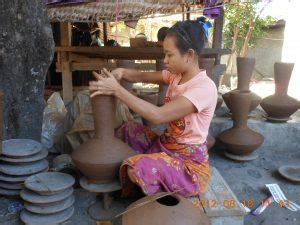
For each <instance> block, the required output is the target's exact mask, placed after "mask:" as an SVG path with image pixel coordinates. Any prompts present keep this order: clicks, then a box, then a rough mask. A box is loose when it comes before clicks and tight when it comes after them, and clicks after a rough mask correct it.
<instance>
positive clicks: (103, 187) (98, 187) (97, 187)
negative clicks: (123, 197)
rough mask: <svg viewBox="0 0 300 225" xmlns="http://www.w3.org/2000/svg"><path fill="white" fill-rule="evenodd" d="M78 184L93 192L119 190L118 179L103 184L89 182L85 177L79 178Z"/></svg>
mask: <svg viewBox="0 0 300 225" xmlns="http://www.w3.org/2000/svg"><path fill="white" fill-rule="evenodd" d="M80 186H81V187H82V188H83V189H85V190H87V191H89V192H94V193H107V192H113V191H118V190H121V189H122V188H121V184H120V182H119V181H118V180H116V181H113V182H111V183H104V184H95V183H90V182H88V180H87V179H86V178H85V177H81V178H80Z"/></svg>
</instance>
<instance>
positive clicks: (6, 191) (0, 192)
mask: <svg viewBox="0 0 300 225" xmlns="http://www.w3.org/2000/svg"><path fill="white" fill-rule="evenodd" d="M19 194H20V190H9V189H4V188H0V195H7V196H16V195H19Z"/></svg>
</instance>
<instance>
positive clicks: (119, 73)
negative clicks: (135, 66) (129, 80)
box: [111, 68, 124, 81]
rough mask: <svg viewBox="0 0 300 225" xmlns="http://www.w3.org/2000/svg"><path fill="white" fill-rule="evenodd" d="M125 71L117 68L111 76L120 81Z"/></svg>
mask: <svg viewBox="0 0 300 225" xmlns="http://www.w3.org/2000/svg"><path fill="white" fill-rule="evenodd" d="M123 73H124V69H123V68H117V69H114V70H112V71H111V74H112V75H113V76H114V77H115V78H116V79H117V80H118V81H120V80H121V79H122V78H123Z"/></svg>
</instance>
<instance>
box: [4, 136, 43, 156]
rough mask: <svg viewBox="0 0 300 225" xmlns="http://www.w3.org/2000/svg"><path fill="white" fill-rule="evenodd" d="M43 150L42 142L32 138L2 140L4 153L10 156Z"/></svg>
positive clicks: (30, 153) (31, 153) (27, 154)
mask: <svg viewBox="0 0 300 225" xmlns="http://www.w3.org/2000/svg"><path fill="white" fill-rule="evenodd" d="M41 150H42V145H41V143H39V142H37V141H34V140H31V139H9V140H5V141H3V142H2V154H3V155H6V156H10V157H24V156H30V155H34V154H36V153H38V152H39V151H41Z"/></svg>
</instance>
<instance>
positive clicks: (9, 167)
mask: <svg viewBox="0 0 300 225" xmlns="http://www.w3.org/2000/svg"><path fill="white" fill-rule="evenodd" d="M46 168H48V161H47V160H46V159H43V160H40V161H37V162H31V163H18V164H12V163H1V164H0V172H2V173H5V174H7V175H14V176H16V175H17V176H24V175H30V174H34V173H38V172H40V171H43V170H45V169H46Z"/></svg>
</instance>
